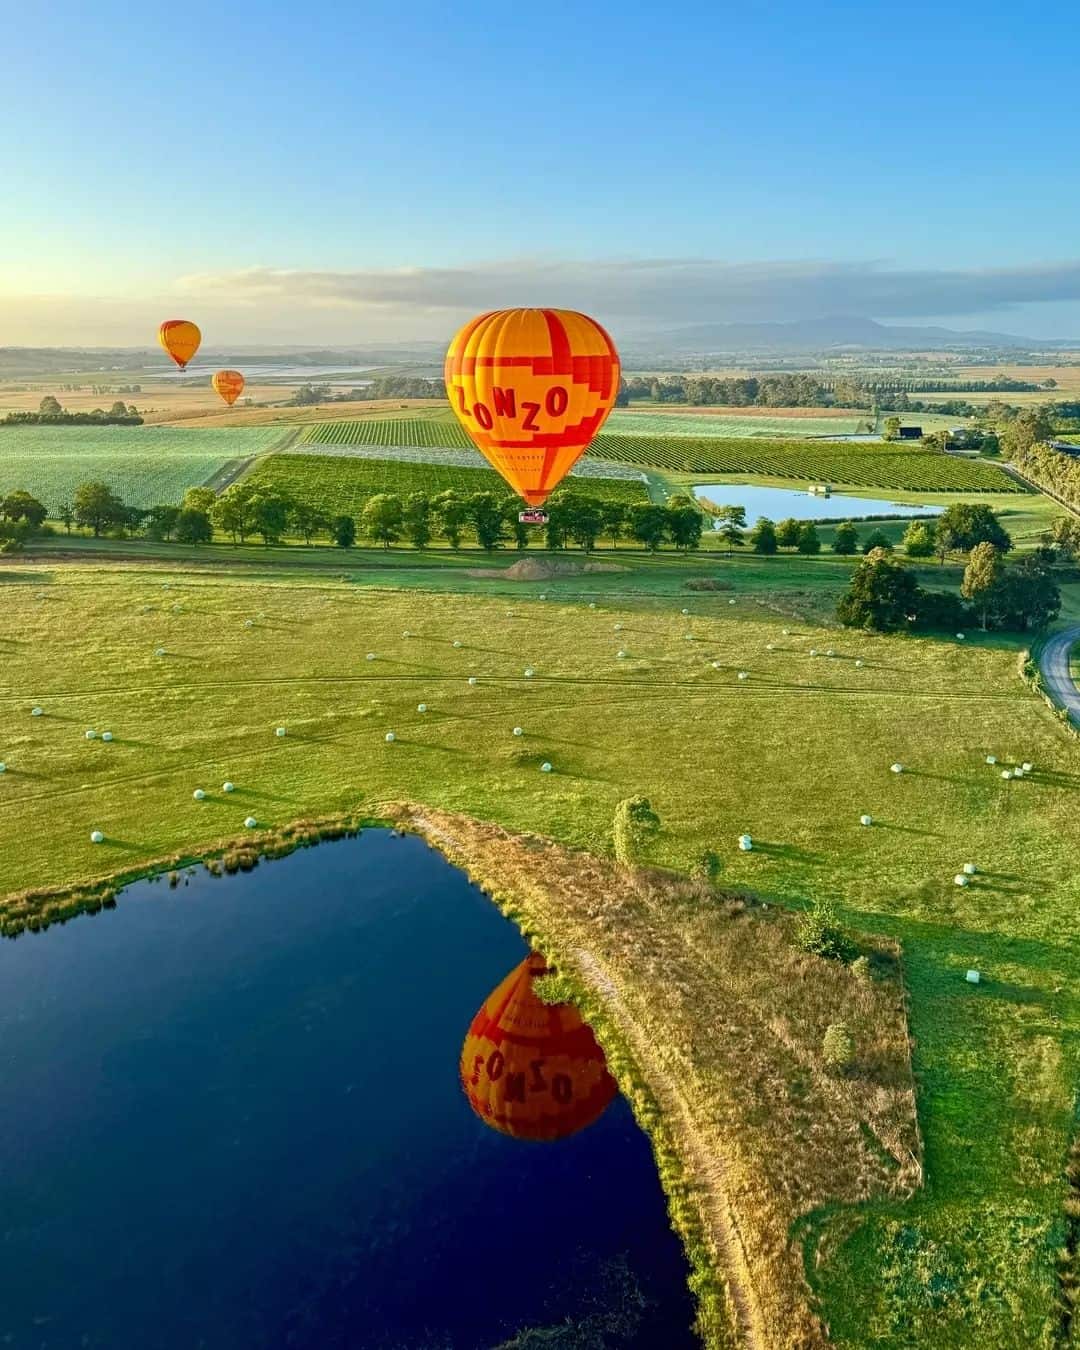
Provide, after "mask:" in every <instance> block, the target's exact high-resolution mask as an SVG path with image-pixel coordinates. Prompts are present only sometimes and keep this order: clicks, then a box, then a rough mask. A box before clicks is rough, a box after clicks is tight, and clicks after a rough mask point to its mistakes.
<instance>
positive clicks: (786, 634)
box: [780, 628, 791, 637]
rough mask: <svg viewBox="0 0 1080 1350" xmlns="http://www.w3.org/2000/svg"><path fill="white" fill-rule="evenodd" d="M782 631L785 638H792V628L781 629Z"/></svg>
mask: <svg viewBox="0 0 1080 1350" xmlns="http://www.w3.org/2000/svg"><path fill="white" fill-rule="evenodd" d="M780 631H781V633H783V635H784V637H790V636H791V629H790V628H781V629H780Z"/></svg>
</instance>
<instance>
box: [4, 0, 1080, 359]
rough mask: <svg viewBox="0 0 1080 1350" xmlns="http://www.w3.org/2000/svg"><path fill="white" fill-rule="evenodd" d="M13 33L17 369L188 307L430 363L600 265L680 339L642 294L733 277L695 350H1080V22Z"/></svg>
mask: <svg viewBox="0 0 1080 1350" xmlns="http://www.w3.org/2000/svg"><path fill="white" fill-rule="evenodd" d="M5 5H8V6H10V9H9V17H8V22H7V24H6V25H5V27H6V29H7V31H8V34H9V37H8V40H7V41H6V42H5V50H4V54H3V57H2V60H3V63H4V66H5V69H3V71H0V76H2V80H0V89H2V91H3V92H2V95H0V97H2V98H3V99H4V101H5V103H6V104H7V105H8V106H7V109H6V112H7V116H6V118H5V122H6V124H7V125H8V127H9V129H10V127H11V126H12V125H17V126H18V127H19V128H20V134H19V135H18V136H16V137H15V138H14V139H13V140H8V143H7V144H6V146H5V150H4V152H3V160H4V162H5V173H4V178H5V182H6V183H7V184H8V185H9V187H10V185H11V184H17V185H18V190H17V191H16V192H11V191H5V193H4V196H3V201H2V204H0V312H6V314H7V321H8V325H9V330H10V332H11V333H12V334H14V336H12V337H9V338H6V339H4V340H6V341H18V340H33V339H34V337H35V336H36V338H37V340H42V341H45V340H55V341H70V340H73V339H72V334H71V332H69V331H68V330H69V329H70V328H72V326H73V325H75V326H77V327H78V329H79V331H83V330H84V329H85V327H86V324H87V323H88V322H89V323H98V324H99V325H100V328H101V334H100V340H102V341H117V340H126V341H131V342H136V341H140V340H141V332H142V327H143V326H144V324H145V320H144V317H143V309H144V308H151V309H153V308H154V306H160V305H161V304H165V305H166V308H168V306H169V304H170V303H171V304H172V307H173V308H174V309H176V308H177V306H180V307H181V308H183V306H184V305H186V306H187V310H195V311H197V310H199V309H200V305H201V306H202V307H203V309H204V310H205V312H206V313H207V314H209V315H211V316H212V321H213V322H215V323H217V325H218V327H219V331H220V333H221V335H222V336H223V337H227V338H229V339H235V340H240V339H243V340H247V341H256V340H259V339H260V338H263V339H265V340H267V341H285V340H289V339H288V336H287V335H288V334H295V338H296V340H298V341H319V340H321V339H322V338H325V340H334V341H341V340H346V339H347V337H348V335H349V334H352V335H353V336H355V338H356V339H357V340H359V339H360V338H362V337H372V338H379V337H383V336H386V337H388V338H404V337H408V336H412V335H414V334H415V335H417V336H430V335H432V334H433V333H435V332H441V331H442V329H443V328H445V325H446V321H447V317H448V316H449V315H451V313H452V314H453V315H456V314H457V313H458V312H459V311H463V310H468V309H470V308H476V307H479V306H480V305H482V304H486V303H488V299H489V295H488V293H489V292H490V291H493V290H494V291H495V292H496V293H501V291H502V290H503V289H505V292H506V294H505V303H514V302H515V301H517V300H519V299H524V300H526V301H531V300H532V299H534V298H538V299H539V298H546V297H544V296H541V295H539V294H538V292H540V291H542V290H543V289H544V286H545V285H546V284H548V283H549V282H550V281H551V280H552V279H554V280H555V281H556V282H557V289H558V290H559V292H560V293H559V294H557V295H554V296H553V297H552V302H553V303H567V304H572V303H574V301H575V295H574V294H566V293H564V292H566V291H571V292H574V291H577V290H579V289H580V290H581V292H582V293H583V294H584V295H586V296H587V297H589V296H591V295H592V291H591V290H590V286H589V284H588V269H587V268H582V267H581V266H580V265H581V264H587V263H591V262H598V263H603V264H605V265H610V266H609V270H608V271H607V272H606V273H605V275H606V277H607V282H606V283H605V285H606V287H607V289H603V288H601V290H600V291H599V292H598V293H597V295H596V296H595V298H596V299H599V300H600V301H601V302H602V303H603V302H605V301H606V302H607V303H608V304H610V305H613V307H614V309H615V310H616V311H620V307H621V309H622V311H624V313H625V319H624V321H625V322H626V323H628V324H633V323H639V322H640V323H648V322H650V321H655V322H656V323H657V325H658V326H661V327H662V326H665V324H669V323H674V322H684V321H687V314H686V306H685V303H684V301H685V297H683V299H682V300H678V301H673V302H672V303H671V304H670V305H669V303H668V298H667V293H666V292H665V290H664V281H663V268H661V269H660V270H659V271H658V272H657V273H656V274H655V277H654V279H656V284H655V285H654V286H653V287H652V289H651V290H650V292H649V300H648V305H649V312H648V313H641V314H637V315H634V314H633V312H632V311H633V305H634V301H633V295H634V293H635V290H636V288H637V283H638V280H639V279H640V269H638V270H635V269H634V268H633V267H627V266H625V265H627V264H634V263H636V264H640V263H641V262H642V261H650V260H669V261H670V260H675V261H676V262H679V261H680V260H687V259H692V260H697V263H698V264H705V265H707V266H708V267H712V268H714V270H716V271H717V274H718V275H719V276H720V277H721V278H722V279H724V280H723V284H718V285H717V286H716V287H715V288H714V289H712V290H709V289H707V290H706V291H705V292H704V294H705V295H706V296H707V298H708V303H707V304H704V305H703V306H702V312H701V313H700V314H699V315H696V316H694V317H696V318H698V319H699V320H700V321H707V320H710V319H725V318H753V317H762V318H778V317H784V316H785V314H787V313H788V312H789V311H790V316H791V317H793V318H796V317H806V316H807V315H808V314H809V313H811V312H830V311H833V312H835V311H836V310H837V309H838V308H839V309H843V311H844V312H860V313H866V314H868V315H871V316H873V317H876V318H880V319H883V320H885V321H889V320H894V321H898V322H911V321H914V320H915V319H917V318H925V319H939V320H942V321H945V322H952V323H954V324H956V325H958V326H966V327H976V326H992V327H996V328H1003V329H1006V330H1010V331H1018V332H1027V333H1031V334H1034V335H1045V336H1076V337H1078V338H1080V268H1078V267H1077V261H1078V260H1080V228H1078V223H1080V174H1078V173H1077V171H1076V170H1077V162H1078V147H1080V134H1078V133H1080V99H1077V98H1076V97H1075V94H1074V93H1072V92H1070V89H1069V87H1068V86H1069V65H1068V59H1067V54H1068V52H1069V51H1071V50H1074V49H1075V43H1076V41H1077V39H1078V38H1080V13H1078V11H1080V6H1077V5H1076V4H1075V3H1070V4H1066V3H1061V0H1050V2H1049V3H1047V4H1044V5H1042V6H1040V7H1039V9H1038V10H1037V11H1034V10H1026V12H1025V10H1024V9H1023V8H1022V7H1020V6H1018V5H1015V4H1012V3H1005V2H1004V0H987V3H984V4H981V5H976V4H973V3H970V0H955V2H954V3H952V4H950V5H941V4H938V5H934V6H930V5H918V4H916V5H904V6H899V5H894V4H869V5H867V4H865V2H864V3H863V4H860V5H858V6H856V5H849V4H829V5H819V6H816V7H815V6H812V5H811V6H808V5H806V4H805V3H798V4H796V3H788V2H787V0H781V2H780V3H773V4H766V5H759V6H755V7H751V6H737V7H731V8H730V9H728V8H727V7H725V6H721V5H718V4H700V5H699V4H691V5H682V6H678V7H674V6H673V7H671V8H670V9H669V10H667V11H665V10H664V9H662V8H657V7H656V6H654V5H650V6H648V7H646V6H644V5H636V4H635V5H615V4H613V3H609V2H608V0H603V2H602V3H589V0H579V3H577V4H571V3H562V0H559V2H558V3H548V4H546V5H543V6H539V5H537V4H536V3H535V2H534V3H533V4H531V5H500V6H484V5H479V6H476V5H474V6H472V7H455V6H451V5H446V4H438V5H436V4H429V3H419V4H417V3H411V4H395V5H391V4H386V3H383V2H382V0H376V2H375V3H367V4H363V5H357V6H349V7H342V9H341V11H340V12H335V11H334V10H332V9H327V8H321V7H310V8H305V7H301V6H297V5H295V4H290V5H288V6H283V5H275V4H270V5H267V4H261V5H255V4H247V3H239V4H233V5H231V6H227V7H226V6H220V5H215V6H209V5H202V4H193V5H187V6H184V7H170V8H166V7H164V6H151V7H149V8H148V9H146V10H140V11H139V12H138V14H137V16H136V14H135V13H134V12H133V11H132V9H131V8H130V7H129V6H128V5H121V4H118V3H113V0H98V3H96V4H94V5H93V6H87V5H84V4H83V3H81V0H80V3H75V2H74V0H63V3H50V0H45V3H44V4H42V5H40V6H37V7H35V11H34V13H33V17H30V13H29V11H28V10H26V9H25V8H16V7H15V5H14V4H12V3H11V0H5ZM1036 16H1037V18H1036ZM12 33H15V34H17V41H11V35H12ZM1063 58H1064V59H1063ZM5 139H7V138H5ZM748 264H749V265H752V266H751V267H750V269H749V270H745V269H746V265H748ZM792 264H797V265H798V267H796V268H795V274H796V275H797V277H799V278H800V282H799V284H798V285H796V286H795V287H794V288H793V289H792V290H791V291H790V293H788V292H785V289H784V287H785V277H787V276H788V275H789V274H790V271H791V265H792ZM733 266H734V267H736V268H742V269H744V270H742V271H739V272H738V273H737V275H738V276H739V278H740V285H739V286H738V287H737V288H736V293H734V294H733V293H732V290H731V287H730V286H728V285H727V280H726V279H728V278H729V277H730V276H731V275H732V274H731V272H730V269H731V268H732V267H733ZM552 267H554V269H555V270H554V272H552V271H550V270H548V269H550V268H552ZM620 267H621V268H623V271H622V272H620V271H619V269H620ZM612 268H613V269H614V270H611V269H612ZM1058 268H1060V273H1059V272H1058V271H1057V270H1055V269H1058ZM399 269H418V270H416V271H415V272H409V273H406V274H405V276H406V281H407V283H408V284H399V283H400V282H401V275H400V272H399ZM429 269H430V273H429ZM785 269H787V270H785ZM808 269H809V271H810V272H812V273H813V275H814V277H815V284H814V285H813V286H812V287H810V288H808V287H807V285H806V276H807V271H808ZM815 269H817V270H815ZM837 269H839V270H837ZM1033 269H1038V271H1037V273H1036V277H1037V280H1036V281H1035V282H1034V283H1033V284H1031V285H1029V284H1028V280H1027V279H1028V277H1029V275H1031V274H1032V272H1033ZM676 270H677V269H676ZM386 272H389V273H390V280H391V281H393V283H394V284H393V285H392V286H391V287H390V288H389V289H390V291H391V292H392V294H390V295H389V296H388V295H387V294H386V290H387V287H386V286H385V285H384V282H385V280H386V278H380V274H381V273H386ZM984 273H989V275H988V276H986V277H985V278H984V275H983V274H984ZM429 275H430V277H431V278H432V279H433V282H434V281H437V283H438V284H437V285H436V284H433V285H432V286H431V287H429V286H428V285H427V281H428V278H429ZM939 275H940V278H941V283H942V284H941V285H940V286H938V285H937V284H936V282H935V277H937V276H939ZM838 276H839V277H842V278H843V282H844V284H843V285H841V286H839V287H835V286H834V284H833V283H834V281H835V279H836V277H838ZM883 276H884V277H885V278H887V279H889V281H890V284H889V285H888V286H884V287H883V286H882V285H881V284H880V282H881V278H882V277H883ZM754 277H759V278H760V279H761V281H762V296H763V297H764V298H763V299H762V301H761V303H760V304H759V303H758V301H757V300H756V298H755V294H754V287H753V284H747V282H748V280H749V282H751V283H752V281H753V278H754ZM860 277H862V278H864V279H865V280H866V282H867V284H866V285H864V286H862V289H860V284H861V283H859V280H858V279H859V278H860ZM957 278H961V279H962V284H955V283H956V282H957ZM619 286H621V287H622V292H619V291H618V287H619ZM613 288H614V289H613ZM519 291H520V292H524V293H525V294H518V292H519ZM675 291H678V286H677V285H676V286H675ZM433 295H435V296H436V300H435V301H434V302H433V301H432V296H433ZM474 295H475V296H476V297H477V298H476V303H475V304H474V303H473V297H474ZM620 296H621V298H620ZM939 296H940V297H941V298H940V299H939V298H938V297H939ZM785 297H786V299H785ZM958 297H961V298H958ZM834 301H835V302H836V303H833V302H834ZM905 302H906V303H905ZM913 304H914V305H915V306H916V309H915V311H914V312H913V311H912V305H913ZM939 305H940V306H944V307H943V308H935V306H939ZM200 312H202V311H200ZM154 313H155V314H156V309H154ZM95 316H96V317H95ZM23 333H25V336H23V337H20V336H19V335H20V334H23ZM50 335H51V336H50ZM83 340H86V341H90V340H93V339H92V338H90V337H86V338H84V339H83Z"/></svg>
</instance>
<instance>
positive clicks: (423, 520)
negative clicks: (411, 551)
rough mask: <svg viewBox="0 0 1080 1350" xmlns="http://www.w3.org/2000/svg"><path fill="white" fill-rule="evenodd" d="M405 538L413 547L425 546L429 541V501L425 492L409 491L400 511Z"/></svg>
mask: <svg viewBox="0 0 1080 1350" xmlns="http://www.w3.org/2000/svg"><path fill="white" fill-rule="evenodd" d="M401 523H402V526H403V527H404V530H405V538H406V539H407V540H408V541H409V543H410V544H412V546H413V548H427V546H428V544H430V543H431V501H430V499H429V498H428V495H427V493H426V492H410V493H409V495H408V496H407V497H406V498H405V505H404V508H403V510H402V513H401Z"/></svg>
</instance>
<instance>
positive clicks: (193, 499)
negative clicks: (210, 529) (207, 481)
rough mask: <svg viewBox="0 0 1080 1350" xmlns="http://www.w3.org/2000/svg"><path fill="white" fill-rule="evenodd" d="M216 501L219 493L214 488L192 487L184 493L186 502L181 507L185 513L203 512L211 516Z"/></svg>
mask: <svg viewBox="0 0 1080 1350" xmlns="http://www.w3.org/2000/svg"><path fill="white" fill-rule="evenodd" d="M216 501H217V493H216V492H215V491H214V489H213V488H208V487H190V488H188V490H187V491H186V492H185V493H184V500H183V501H182V502H181V503H180V506H181V509H182V510H184V511H202V512H203V513H204V514H205V515H209V514H210V512H211V511H212V510H213V509H214V503H215V502H216Z"/></svg>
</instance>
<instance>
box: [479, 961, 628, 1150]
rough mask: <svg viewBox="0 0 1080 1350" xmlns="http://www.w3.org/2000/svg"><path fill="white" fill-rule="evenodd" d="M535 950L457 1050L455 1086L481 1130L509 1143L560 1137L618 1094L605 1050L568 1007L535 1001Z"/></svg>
mask: <svg viewBox="0 0 1080 1350" xmlns="http://www.w3.org/2000/svg"><path fill="white" fill-rule="evenodd" d="M546 972H547V965H546V962H545V961H544V958H543V957H542V956H540V955H539V954H536V953H534V954H533V955H532V956H529V957H526V959H525V960H524V961H522V963H521V965H519V966H516V967H515V968H514V969H513V970H512V971H511V972H510V974H509V975H508V976H507V977H506V979H505V980H503V982H502V983H501V984H500V985H498V986H497V987H496V988H495V989H494V990H493V991H492V992H491V994H489V996H488V998H487V999H486V1001H485V1003H484V1005H483V1007H482V1008H481V1009H480V1011H479V1012H478V1013H477V1014H476V1016H475V1017H474V1018H473V1020H472V1025H471V1026H470V1027H469V1034H468V1035H467V1036H466V1037H465V1044H464V1045H463V1046H462V1049H461V1083H462V1087H463V1088H464V1089H465V1095H466V1097H467V1098H468V1099H469V1105H470V1106H471V1107H472V1109H473V1110H474V1111H475V1112H476V1114H477V1115H478V1116H479V1117H480V1119H481V1120H482V1121H484V1123H485V1124H486V1125H490V1126H491V1127H492V1128H493V1129H496V1130H499V1131H501V1132H502V1133H503V1134H509V1135H512V1136H513V1137H514V1138H515V1139H563V1138H565V1137H566V1136H567V1135H571V1134H574V1133H575V1132H576V1131H577V1130H581V1129H584V1128H585V1126H586V1125H591V1124H592V1122H593V1121H594V1120H596V1119H598V1118H599V1116H600V1115H602V1114H603V1111H604V1109H605V1107H606V1106H607V1105H608V1103H609V1102H610V1101H611V1099H612V1097H614V1096H615V1093H616V1091H617V1090H618V1089H617V1087H616V1084H615V1080H614V1079H613V1078H612V1076H611V1074H610V1073H608V1071H607V1065H606V1064H605V1062H604V1052H603V1051H602V1050H601V1049H600V1047H599V1045H597V1043H596V1037H595V1036H594V1035H593V1033H592V1030H591V1028H590V1027H588V1026H587V1025H586V1024H585V1023H584V1022H583V1021H582V1020H581V1014H580V1013H579V1012H578V1011H577V1009H576V1008H575V1007H573V1006H572V1005H571V1004H569V1003H560V1004H556V1005H551V1004H547V1003H543V1002H541V1000H540V999H539V997H538V996H537V995H536V993H535V992H534V991H533V987H532V983H533V980H534V979H536V978H537V976H539V975H543V974H545V973H546Z"/></svg>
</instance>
